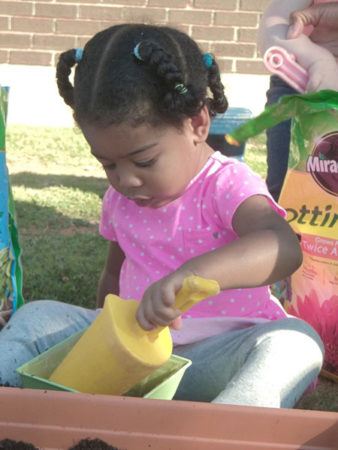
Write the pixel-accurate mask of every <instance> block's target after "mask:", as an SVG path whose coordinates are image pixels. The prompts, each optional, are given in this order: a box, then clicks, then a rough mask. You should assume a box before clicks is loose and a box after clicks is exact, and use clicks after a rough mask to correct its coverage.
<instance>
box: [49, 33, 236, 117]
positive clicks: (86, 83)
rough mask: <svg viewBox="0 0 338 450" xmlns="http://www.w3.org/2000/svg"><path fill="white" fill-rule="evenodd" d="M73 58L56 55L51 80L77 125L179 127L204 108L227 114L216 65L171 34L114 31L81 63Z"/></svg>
mask: <svg viewBox="0 0 338 450" xmlns="http://www.w3.org/2000/svg"><path fill="white" fill-rule="evenodd" d="M135 47H136V48H135ZM78 53H79V52H78V50H75V49H71V50H68V51H65V52H63V53H61V55H60V57H59V61H58V64H57V69H56V78H57V84H58V88H59V93H60V95H61V96H62V97H63V99H64V101H65V102H66V103H67V104H68V105H69V106H71V107H72V108H73V110H74V118H75V120H76V121H77V122H78V123H79V124H80V125H81V124H83V123H87V124H95V125H98V126H107V125H110V124H113V123H114V124H119V123H122V122H129V123H131V124H134V125H139V124H143V123H148V124H151V125H155V126H156V125H160V124H161V123H170V124H173V125H175V126H180V124H181V123H182V121H183V119H185V118H187V117H192V116H194V115H196V114H198V113H199V111H200V110H201V108H202V107H203V106H204V105H205V104H206V105H208V108H209V111H210V113H211V115H214V114H215V113H221V112H224V111H225V110H226V109H227V106H228V103H227V99H226V97H225V95H224V87H223V85H222V83H221V78H220V73H219V68H218V65H217V63H216V61H215V59H214V58H213V57H211V55H209V54H207V55H206V56H207V58H205V57H203V54H202V52H201V50H200V49H199V47H198V45H197V44H196V43H195V42H194V41H193V40H192V39H191V38H190V37H189V36H187V35H186V34H185V33H183V32H181V31H178V30H176V29H173V28H169V27H159V26H152V25H144V24H122V25H116V26H113V27H110V28H107V29H106V30H103V31H101V32H99V33H97V34H96V35H95V36H94V37H93V38H92V39H90V40H89V41H88V42H87V44H86V45H85V47H84V50H83V55H82V57H81V60H80V61H79V57H78ZM76 64H77V65H76ZM74 65H76V69H75V75H74V85H72V83H71V82H70V80H69V76H70V74H71V69H72V67H73V66H74ZM208 88H209V89H208ZM209 91H210V92H211V94H212V97H211V98H209V97H208V95H209Z"/></svg>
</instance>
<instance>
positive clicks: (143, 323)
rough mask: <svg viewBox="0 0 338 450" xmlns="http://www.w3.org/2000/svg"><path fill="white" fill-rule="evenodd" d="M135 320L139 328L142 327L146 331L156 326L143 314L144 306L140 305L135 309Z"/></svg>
mask: <svg viewBox="0 0 338 450" xmlns="http://www.w3.org/2000/svg"><path fill="white" fill-rule="evenodd" d="M136 320H137V321H138V323H139V325H140V327H141V328H143V329H144V330H146V331H151V330H153V329H154V328H156V326H155V325H153V324H152V323H151V322H150V321H149V320H148V319H147V318H146V317H145V314H144V308H143V307H142V305H140V306H139V308H138V310H137V311H136Z"/></svg>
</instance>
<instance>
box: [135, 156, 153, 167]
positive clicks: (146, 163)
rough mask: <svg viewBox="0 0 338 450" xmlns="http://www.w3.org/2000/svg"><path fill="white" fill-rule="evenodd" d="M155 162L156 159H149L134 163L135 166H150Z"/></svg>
mask: <svg viewBox="0 0 338 450" xmlns="http://www.w3.org/2000/svg"><path fill="white" fill-rule="evenodd" d="M155 162H156V159H155V158H153V159H149V160H148V161H135V162H134V164H135V166H137V167H150V166H153V165H154V164H155Z"/></svg>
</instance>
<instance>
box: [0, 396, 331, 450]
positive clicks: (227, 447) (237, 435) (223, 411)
mask: <svg viewBox="0 0 338 450" xmlns="http://www.w3.org/2000/svg"><path fill="white" fill-rule="evenodd" d="M5 438H7V439H15V440H23V441H26V442H30V443H32V444H34V445H35V446H37V447H39V448H40V449H41V450H47V449H48V450H51V449H54V450H55V449H68V448H69V447H70V446H71V445H74V444H75V443H77V442H78V441H79V440H81V439H85V438H91V439H94V438H100V439H102V440H104V441H106V442H107V443H108V444H110V445H114V446H116V447H118V448H120V449H121V450H122V449H123V450H149V449H153V450H170V449H171V450H174V449H177V450H263V449H266V450H295V449H297V450H300V449H302V450H337V445H338V414H336V413H325V412H319V411H301V410H288V409H270V408H255V407H244V406H242V407H240V406H231V405H213V404H210V403H195V402H183V401H181V402H178V401H174V400H173V401H170V402H168V401H165V400H151V399H142V398H132V397H115V396H106V395H91V394H77V393H69V392H56V391H42V390H33V389H16V388H0V440H1V439H5Z"/></svg>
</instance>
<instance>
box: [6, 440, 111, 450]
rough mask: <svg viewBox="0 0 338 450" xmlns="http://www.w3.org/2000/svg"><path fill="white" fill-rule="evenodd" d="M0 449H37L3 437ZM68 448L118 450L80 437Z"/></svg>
mask: <svg viewBox="0 0 338 450" xmlns="http://www.w3.org/2000/svg"><path fill="white" fill-rule="evenodd" d="M0 450H39V449H38V448H37V447H35V446H34V445H32V444H29V443H27V442H23V441H12V440H11V439H4V440H3V441H0ZM69 450H119V449H118V448H117V447H112V446H111V445H109V444H107V443H106V442H104V441H101V439H82V440H81V441H79V442H78V443H77V444H75V445H74V446H73V447H71V448H69Z"/></svg>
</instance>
